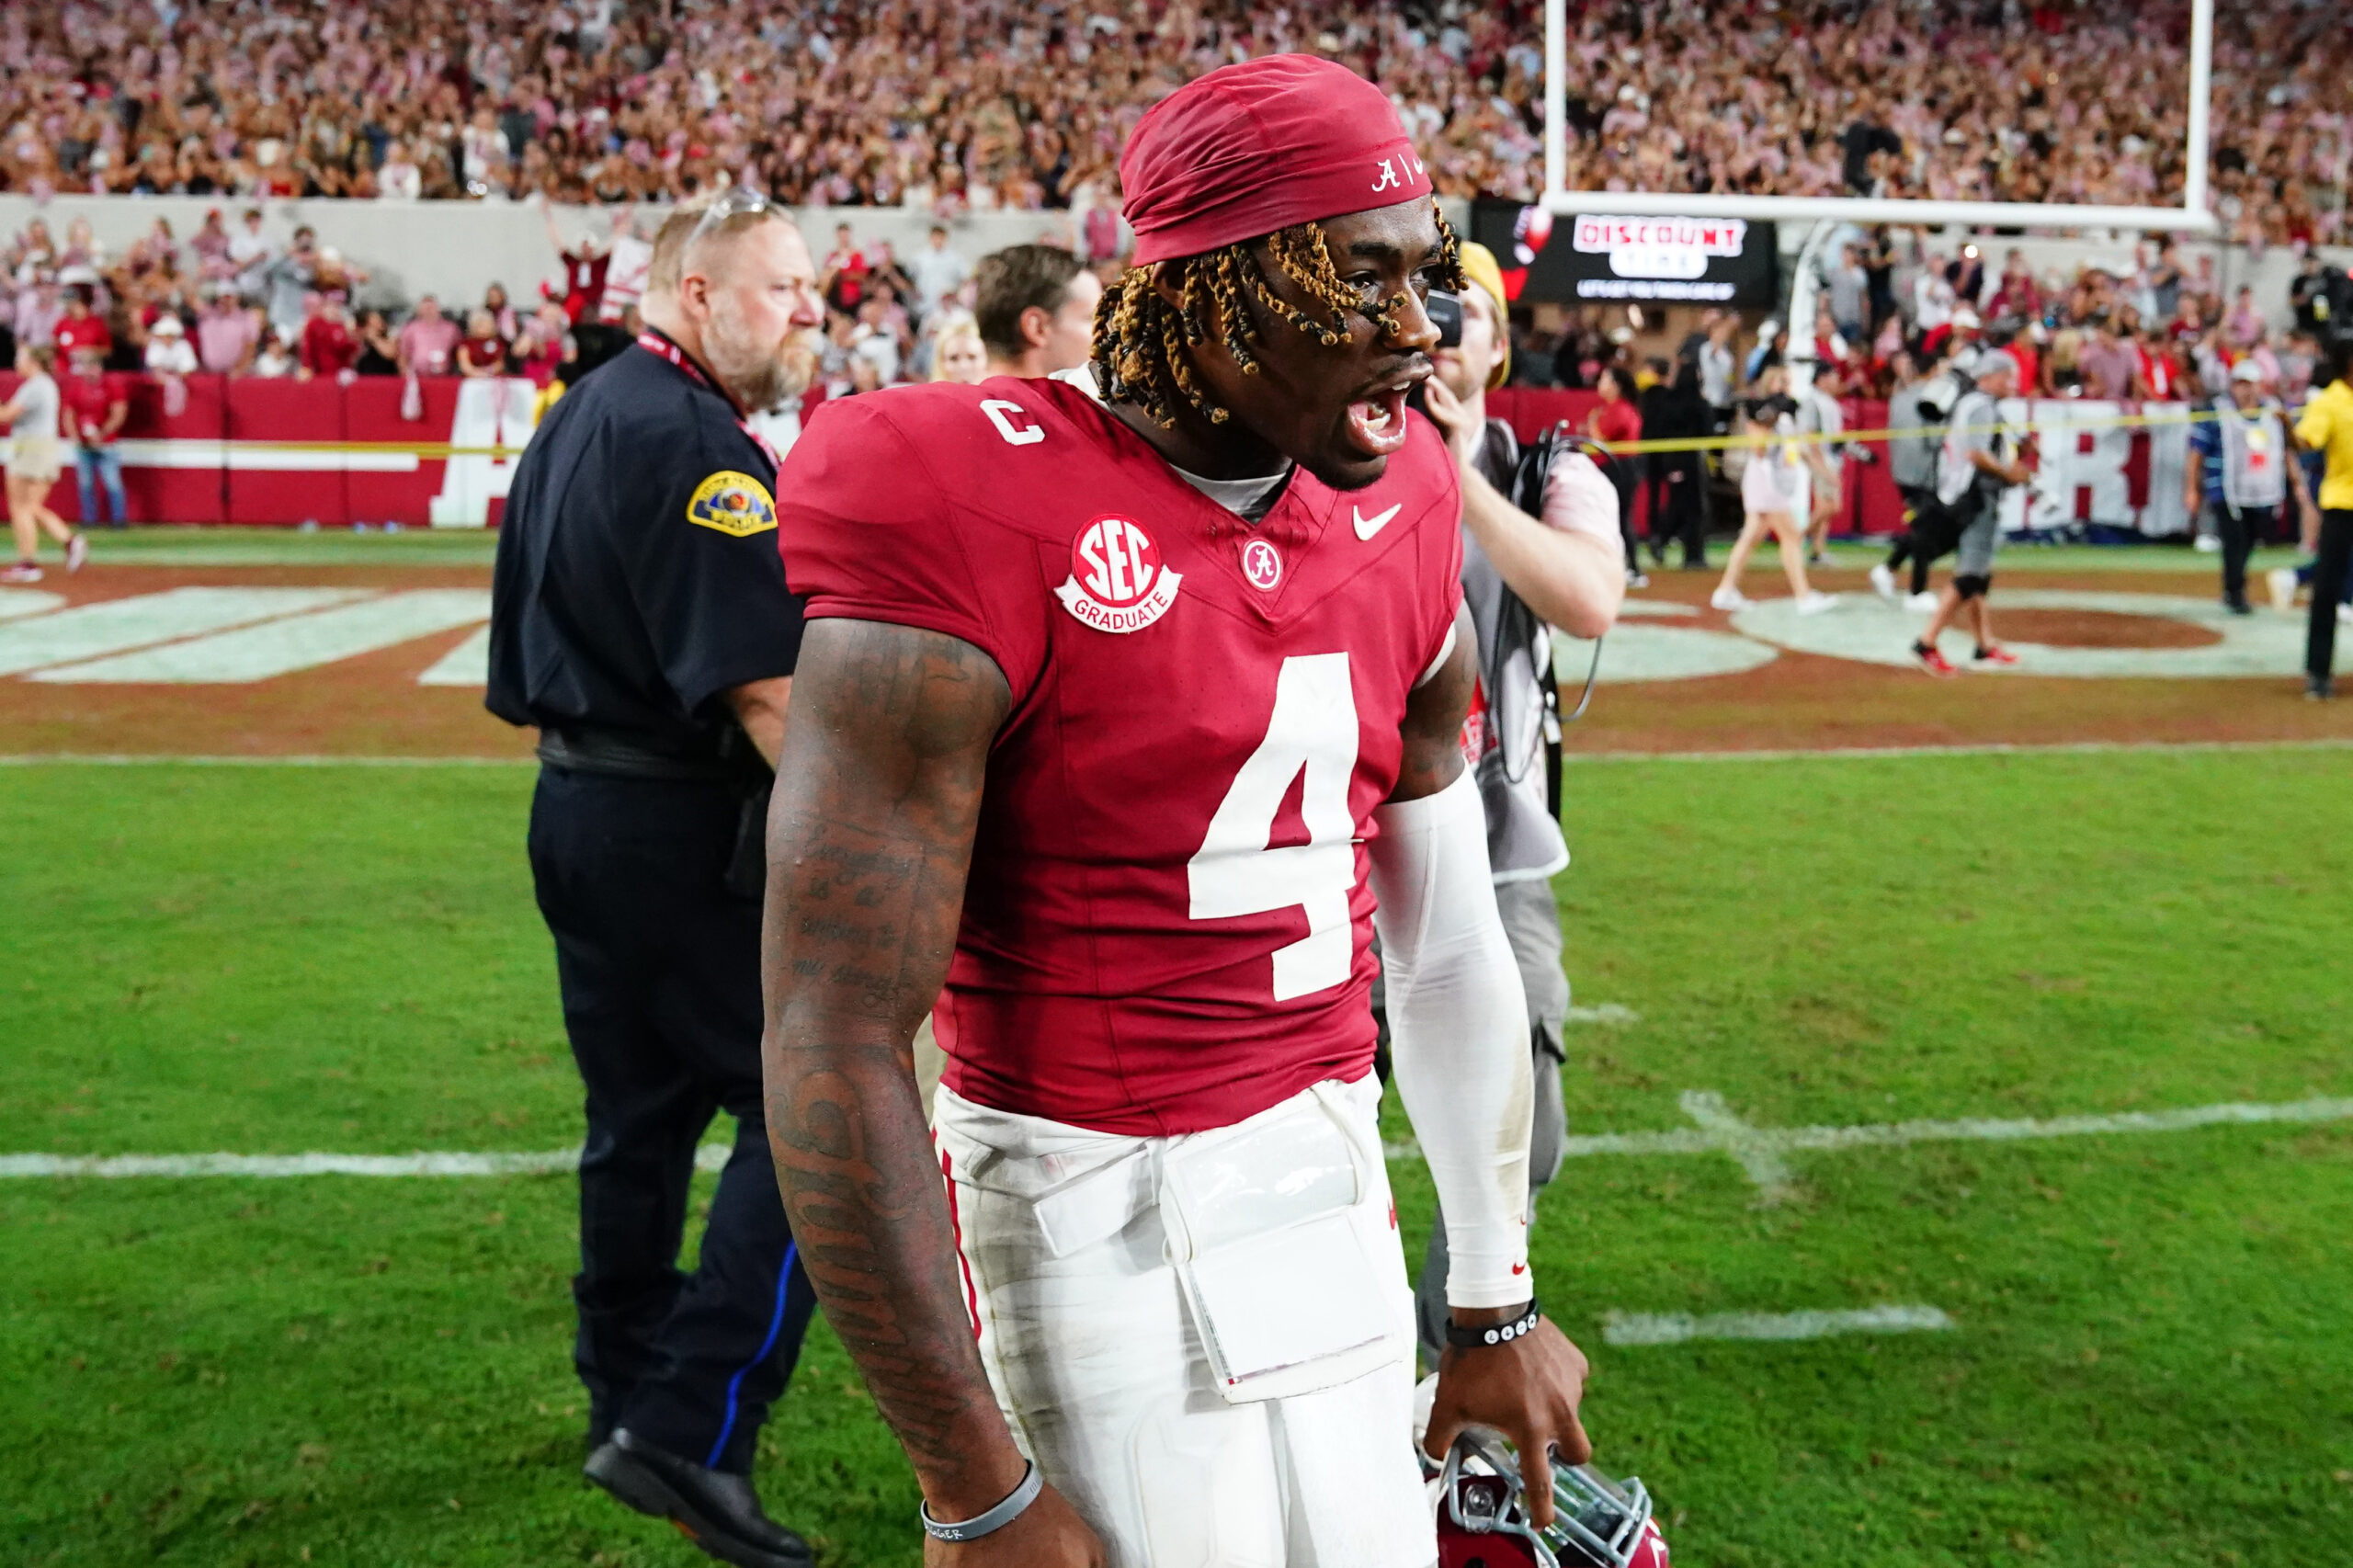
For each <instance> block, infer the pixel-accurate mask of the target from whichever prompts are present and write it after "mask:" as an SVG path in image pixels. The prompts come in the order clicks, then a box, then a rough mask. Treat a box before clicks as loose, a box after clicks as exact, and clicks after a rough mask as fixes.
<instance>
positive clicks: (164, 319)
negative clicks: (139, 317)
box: [145, 315, 201, 376]
mask: <svg viewBox="0 0 2353 1568" xmlns="http://www.w3.org/2000/svg"><path fill="white" fill-rule="evenodd" d="M145 359H146V365H147V369H149V370H151V371H153V372H154V373H155V374H156V375H159V376H193V375H195V374H196V373H197V371H198V370H199V369H201V367H200V366H199V364H198V362H197V358H196V346H195V345H194V344H192V343H190V342H188V328H186V327H185V326H182V325H181V324H180V318H179V317H177V316H174V315H165V316H158V317H156V318H155V324H154V325H153V326H152V327H150V328H148V329H147V353H146V356H145Z"/></svg>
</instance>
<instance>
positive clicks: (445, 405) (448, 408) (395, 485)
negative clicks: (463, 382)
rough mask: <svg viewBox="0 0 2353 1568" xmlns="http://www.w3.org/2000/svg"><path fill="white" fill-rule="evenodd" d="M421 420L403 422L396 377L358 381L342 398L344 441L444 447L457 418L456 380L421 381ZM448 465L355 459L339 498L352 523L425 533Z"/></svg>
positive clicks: (401, 384) (386, 458) (389, 458)
mask: <svg viewBox="0 0 2353 1568" xmlns="http://www.w3.org/2000/svg"><path fill="white" fill-rule="evenodd" d="M416 384H417V390H418V391H419V392H422V393H423V394H424V400H423V401H424V408H425V417H423V418H422V419H415V420H410V419H403V418H402V417H401V394H402V389H403V387H404V385H405V383H404V381H403V380H402V379H401V378H400V377H398V376H362V377H360V378H359V379H358V381H353V382H352V383H351V384H350V385H349V386H348V387H346V388H345V389H344V392H343V409H344V426H343V427H344V432H345V438H346V439H347V440H352V441H408V442H416V443H420V444H422V443H425V442H429V441H447V440H449V437H450V436H451V434H452V433H453V431H454V430H455V428H456V426H457V418H458V379H457V378H456V377H455V376H420V377H418V378H417V383H416ZM448 466H449V465H448V463H447V462H446V461H444V460H442V459H440V458H419V459H416V460H415V462H414V463H410V462H408V461H406V460H404V459H401V458H398V457H392V456H388V455H385V454H381V453H365V454H359V455H358V458H357V460H356V461H355V462H354V464H353V466H352V468H351V470H350V471H349V472H347V473H346V474H345V475H344V481H343V485H344V494H345V496H346V499H347V506H349V507H350V516H351V520H352V521H353V522H356V523H388V522H396V523H399V524H401V525H402V526H403V527H404V528H424V527H426V525H428V524H429V523H431V522H432V520H433V515H432V514H433V498H434V497H435V496H436V495H438V494H440V493H441V475H442V472H443V470H445V469H446V468H447V467H448Z"/></svg>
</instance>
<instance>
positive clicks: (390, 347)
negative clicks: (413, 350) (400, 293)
mask: <svg viewBox="0 0 2353 1568" xmlns="http://www.w3.org/2000/svg"><path fill="white" fill-rule="evenodd" d="M352 369H354V370H357V371H358V373H359V374H361V375H363V376H397V375H399V374H400V373H401V347H400V341H399V339H397V338H395V337H394V336H393V335H392V328H391V327H390V326H389V325H387V324H385V321H384V312H381V311H362V312H359V362H358V364H356V365H354V366H352Z"/></svg>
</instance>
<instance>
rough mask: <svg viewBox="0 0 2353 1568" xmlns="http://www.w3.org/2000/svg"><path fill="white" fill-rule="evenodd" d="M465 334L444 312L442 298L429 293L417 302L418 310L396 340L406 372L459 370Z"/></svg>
mask: <svg viewBox="0 0 2353 1568" xmlns="http://www.w3.org/2000/svg"><path fill="white" fill-rule="evenodd" d="M464 336H465V334H464V333H463V332H462V331H460V329H459V326H458V324H457V323H456V322H453V321H451V320H449V318H448V317H447V316H445V315H443V314H442V313H441V301H438V300H437V299H435V298H434V297H433V296H432V295H430V294H427V295H426V296H425V297H424V298H423V299H421V300H419V301H417V302H416V313H415V315H413V316H411V317H410V318H409V321H408V324H407V325H406V326H404V327H402V328H401V330H400V335H399V336H398V337H397V338H396V339H395V340H394V341H395V342H397V343H398V344H399V346H400V356H399V358H400V368H401V372H402V373H403V374H404V375H416V376H447V375H450V374H453V373H454V372H455V371H456V369H457V366H456V364H455V362H454V356H455V355H456V354H457V352H458V344H459V341H460V339H461V338H463V337H464Z"/></svg>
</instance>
